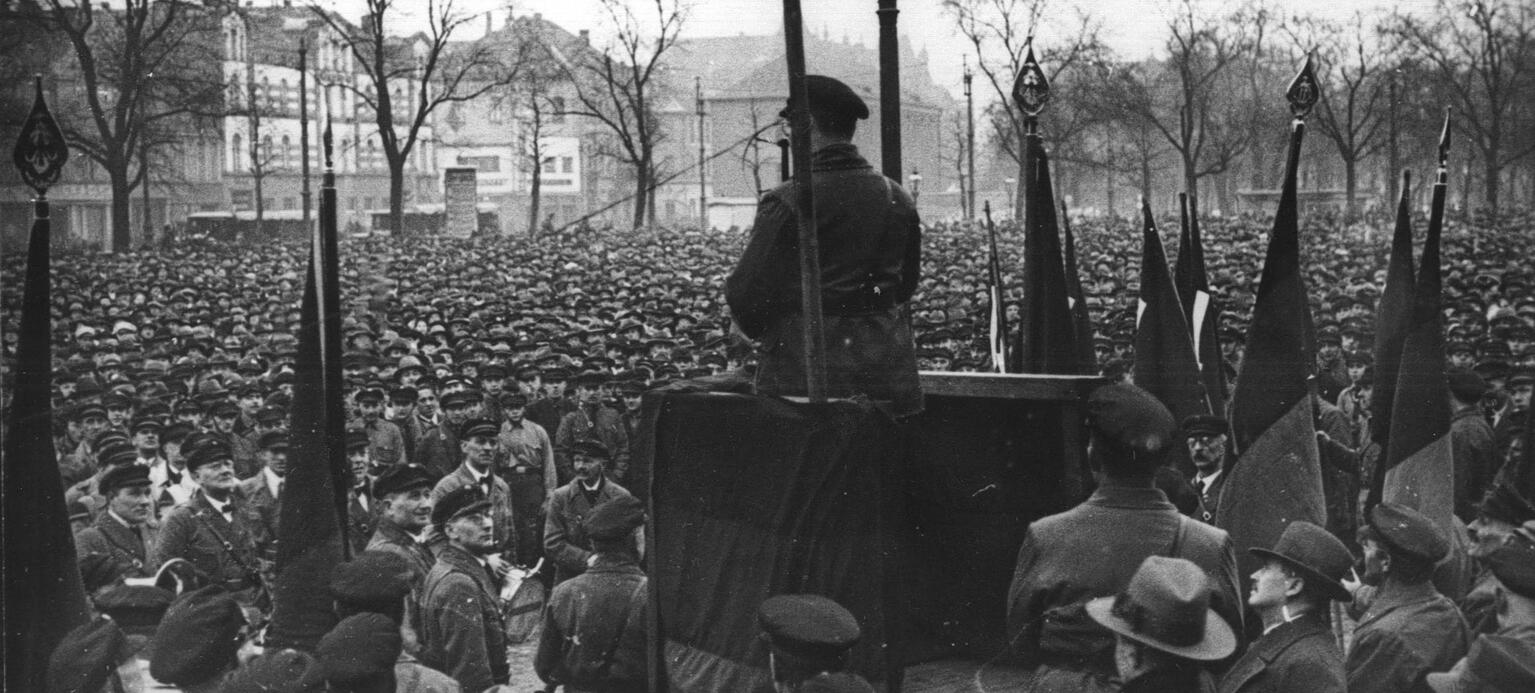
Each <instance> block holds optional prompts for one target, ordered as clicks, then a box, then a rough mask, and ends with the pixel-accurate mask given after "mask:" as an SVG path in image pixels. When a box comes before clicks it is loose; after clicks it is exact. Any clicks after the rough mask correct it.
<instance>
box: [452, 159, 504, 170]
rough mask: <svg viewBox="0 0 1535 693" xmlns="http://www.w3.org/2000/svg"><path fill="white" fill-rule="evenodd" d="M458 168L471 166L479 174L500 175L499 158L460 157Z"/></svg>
mask: <svg viewBox="0 0 1535 693" xmlns="http://www.w3.org/2000/svg"><path fill="white" fill-rule="evenodd" d="M458 165H459V166H473V167H475V168H477V169H479V170H480V172H481V173H500V172H501V157H499V156H460V157H458Z"/></svg>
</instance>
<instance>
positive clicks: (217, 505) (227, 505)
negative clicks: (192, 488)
mask: <svg viewBox="0 0 1535 693" xmlns="http://www.w3.org/2000/svg"><path fill="white" fill-rule="evenodd" d="M203 498H206V499H208V505H211V506H213V509H214V510H217V511H219V513H220V514H225V515H227V514H229V513H230V512H232V511H233V510H234V507H233V506H234V504H235V502H234V500H233V499H231V500H227V501H224V502H222V503H221V502H219V501H218V499H216V498H214V497H213V496H210V495H208V494H207V493H204V494H203Z"/></svg>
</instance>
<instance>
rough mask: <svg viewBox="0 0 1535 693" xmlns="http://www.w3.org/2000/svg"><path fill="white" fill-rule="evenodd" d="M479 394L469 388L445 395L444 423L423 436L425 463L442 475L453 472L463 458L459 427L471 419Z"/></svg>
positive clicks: (422, 449) (443, 401)
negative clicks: (476, 397) (470, 413)
mask: <svg viewBox="0 0 1535 693" xmlns="http://www.w3.org/2000/svg"><path fill="white" fill-rule="evenodd" d="M474 400H475V396H474V395H473V394H472V393H470V392H469V391H467V390H454V391H452V392H447V393H444V394H443V395H442V399H441V402H442V424H441V425H439V426H437V427H436V428H434V429H432V430H431V431H430V432H428V433H427V434H426V436H425V437H424V438H422V439H421V446H420V447H421V459H420V462H421V466H423V467H426V468H427V470H428V471H431V472H432V473H433V474H436V475H438V476H446V475H448V474H452V473H453V470H454V469H457V468H458V463H459V461H460V460H462V459H463V454H464V453H463V451H462V450H460V449H459V438H458V432H459V429H460V428H462V427H463V425H464V422H465V421H468V420H469V412H470V410H471V409H472V407H473V406H474Z"/></svg>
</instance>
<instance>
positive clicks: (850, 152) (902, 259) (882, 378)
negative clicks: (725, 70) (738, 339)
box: [725, 75, 922, 417]
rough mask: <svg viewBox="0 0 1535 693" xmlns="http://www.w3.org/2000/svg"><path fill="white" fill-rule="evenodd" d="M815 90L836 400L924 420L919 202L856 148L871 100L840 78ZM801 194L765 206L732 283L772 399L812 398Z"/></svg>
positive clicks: (813, 128) (767, 200)
mask: <svg viewBox="0 0 1535 693" xmlns="http://www.w3.org/2000/svg"><path fill="white" fill-rule="evenodd" d="M805 83H806V87H807V90H808V98H809V110H810V133H809V136H810V146H811V149H812V150H813V151H814V154H813V155H812V160H811V169H812V171H813V172H814V175H813V179H814V182H813V184H812V186H813V189H814V195H815V200H816V205H815V210H816V220H815V221H816V227H817V237H818V238H819V239H820V249H821V277H820V281H821V305H822V308H823V310H824V315H825V324H824V328H823V329H824V332H825V335H826V371H827V374H826V375H827V388H828V393H829V394H830V395H831V396H833V397H850V396H853V395H857V394H864V395H868V396H869V397H870V398H872V399H874V400H875V402H876V403H879V404H880V405H881V406H882V407H883V408H885V409H887V410H888V411H889V412H890V413H891V414H893V415H895V416H898V417H904V416H910V415H912V414H916V413H917V412H919V411H921V410H922V390H921V385H920V384H919V382H918V380H917V356H916V345H915V343H914V342H913V338H912V331H911V324H910V321H909V320H908V318H907V317H906V314H905V304H906V302H907V301H909V300H910V299H911V296H912V293H913V292H914V291H915V290H916V288H917V283H918V279H919V277H920V273H921V267H920V263H921V255H922V232H921V222H920V221H919V220H918V218H917V209H916V203H915V202H914V201H913V199H912V197H911V195H909V194H907V192H906V191H905V190H903V189H902V188H901V186H900V184H899V183H897V182H895V181H891V180H889V179H887V178H885V177H884V176H882V175H880V174H879V173H878V172H876V171H875V170H874V169H873V167H871V166H870V165H869V162H868V161H866V160H865V159H864V158H863V156H862V155H860V154H859V153H858V148H857V147H855V146H853V133H854V131H855V129H856V127H857V124H858V121H859V120H862V119H864V118H868V117H869V108H868V106H866V105H864V102H863V99H861V98H859V97H858V95H857V94H856V93H854V92H853V90H852V89H851V88H849V87H848V86H847V85H846V84H843V83H842V82H840V81H838V80H835V79H832V78H830V77H825V76H822V75H810V76H808V77H806V78H805ZM780 115H783V114H780ZM794 186H795V183H793V182H788V183H784V184H782V185H780V186H778V187H776V188H774V189H773V190H771V191H769V192H768V193H766V194H765V195H763V196H762V201H761V203H760V204H759V205H758V207H757V217H756V219H755V221H753V222H752V235H751V240H750V241H748V243H747V246H746V251H745V252H744V253H743V254H742V255H741V259H740V260H739V261H738V262H737V263H736V266H735V269H734V271H732V272H731V274H730V277H729V278H728V279H726V282H725V298H726V301H727V302H728V303H729V305H730V314H731V316H732V317H733V318H734V320H735V325H736V328H737V329H739V330H740V332H741V333H743V334H744V335H745V336H746V337H748V338H750V339H751V340H753V341H754V342H756V343H757V345H758V351H759V356H758V358H759V364H760V365H759V366H758V370H757V388H758V390H759V391H761V392H763V393H766V394H776V395H803V394H805V392H806V384H805V353H804V339H803V337H802V335H803V332H804V316H803V315H801V313H800V308H801V306H800V297H801V292H800V275H799V254H798V250H797V249H798V248H799V243H798V238H799V225H798V221H797V213H796V202H795V192H794V191H795V187H794Z"/></svg>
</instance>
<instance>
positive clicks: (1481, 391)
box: [1445, 368, 1487, 402]
mask: <svg viewBox="0 0 1535 693" xmlns="http://www.w3.org/2000/svg"><path fill="white" fill-rule="evenodd" d="M1445 380H1447V381H1448V382H1449V385H1450V393H1451V394H1454V395H1455V399H1458V400H1460V401H1462V402H1475V401H1477V400H1479V399H1481V398H1482V395H1485V394H1487V381H1486V380H1483V379H1482V376H1480V375H1477V374H1476V372H1475V371H1470V370H1466V369H1462V368H1457V369H1454V370H1451V371H1450V372H1448V373H1445Z"/></svg>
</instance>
